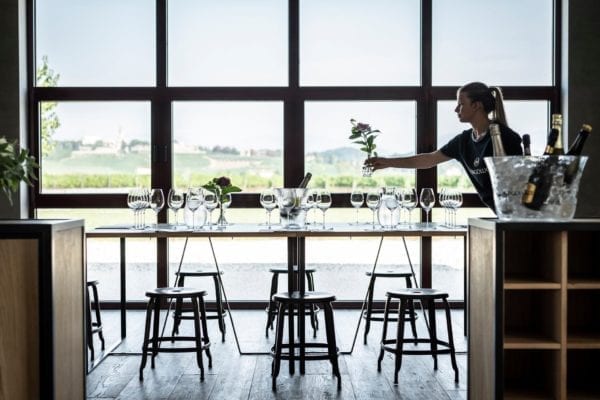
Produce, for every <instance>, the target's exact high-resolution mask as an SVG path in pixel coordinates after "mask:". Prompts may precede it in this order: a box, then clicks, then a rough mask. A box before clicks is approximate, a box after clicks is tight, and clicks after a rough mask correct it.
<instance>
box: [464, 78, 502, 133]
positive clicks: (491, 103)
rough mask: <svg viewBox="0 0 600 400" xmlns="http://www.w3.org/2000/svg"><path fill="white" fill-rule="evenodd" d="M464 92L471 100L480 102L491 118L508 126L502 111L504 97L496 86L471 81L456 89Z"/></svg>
mask: <svg viewBox="0 0 600 400" xmlns="http://www.w3.org/2000/svg"><path fill="white" fill-rule="evenodd" d="M458 92H459V93H464V94H465V95H466V96H467V97H468V98H469V99H470V100H471V101H472V102H477V101H479V102H481V104H482V105H483V109H484V110H485V112H486V113H488V114H490V113H492V117H491V119H492V120H493V121H495V122H499V123H501V124H503V125H506V126H508V122H507V121H506V113H505V112H504V97H503V96H502V90H500V88H499V87H498V86H492V87H488V86H487V85H486V84H485V83H481V82H471V83H467V84H466V85H464V86H462V87H461V88H460V89H458Z"/></svg>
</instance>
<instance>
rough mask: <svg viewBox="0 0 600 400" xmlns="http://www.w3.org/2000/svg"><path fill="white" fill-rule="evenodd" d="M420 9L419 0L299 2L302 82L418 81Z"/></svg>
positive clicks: (378, 83)
mask: <svg viewBox="0 0 600 400" xmlns="http://www.w3.org/2000/svg"><path fill="white" fill-rule="evenodd" d="M420 13H421V8H420V1H418V0H404V1H397V0H378V1H362V0H303V1H301V2H300V60H301V63H300V84H301V85H303V86H386V85H390V86H391V85H418V84H419V82H420V62H419V60H420V52H421V46H420V37H421V33H420V23H419V21H420ZM377 126H380V125H377Z"/></svg>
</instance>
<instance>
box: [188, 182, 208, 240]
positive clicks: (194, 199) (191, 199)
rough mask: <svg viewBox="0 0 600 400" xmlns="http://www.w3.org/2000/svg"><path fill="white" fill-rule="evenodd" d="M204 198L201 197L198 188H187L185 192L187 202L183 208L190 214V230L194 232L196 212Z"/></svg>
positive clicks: (200, 190) (200, 191)
mask: <svg viewBox="0 0 600 400" xmlns="http://www.w3.org/2000/svg"><path fill="white" fill-rule="evenodd" d="M203 200H204V196H203V195H202V189H200V188H189V189H188V192H187V201H186V203H185V206H186V207H187V208H188V210H190V211H191V212H192V230H193V231H195V230H196V211H197V210H198V209H199V208H200V206H201V205H202V202H203Z"/></svg>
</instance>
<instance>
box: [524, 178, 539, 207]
mask: <svg viewBox="0 0 600 400" xmlns="http://www.w3.org/2000/svg"><path fill="white" fill-rule="evenodd" d="M536 188H537V187H536V185H535V184H534V183H531V182H528V183H527V187H526V188H525V193H523V199H522V201H523V204H531V203H532V202H533V196H535V190H536Z"/></svg>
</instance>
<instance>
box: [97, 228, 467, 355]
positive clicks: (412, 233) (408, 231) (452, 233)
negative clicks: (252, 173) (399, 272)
mask: <svg viewBox="0 0 600 400" xmlns="http://www.w3.org/2000/svg"><path fill="white" fill-rule="evenodd" d="M178 228H181V227H178ZM444 236H446V237H462V238H463V250H464V251H465V257H464V267H465V268H464V277H465V287H466V277H467V274H466V271H467V268H466V258H467V257H466V247H467V243H466V242H467V240H466V237H467V229H466V227H464V226H459V227H456V228H449V227H444V226H441V225H437V224H433V223H430V224H428V225H427V224H422V223H419V224H412V225H411V226H406V225H401V226H398V227H397V228H395V229H387V228H386V229H384V228H381V227H378V226H375V228H374V229H373V228H372V227H371V226H370V225H362V226H356V225H350V224H348V223H330V224H328V227H327V229H322V228H321V227H320V226H319V225H316V226H311V227H307V228H304V229H285V228H282V227H281V226H278V225H272V227H271V229H268V228H267V227H266V226H264V225H258V224H241V223H235V224H229V225H227V226H225V227H219V228H217V227H215V226H213V227H212V229H209V228H208V227H203V228H202V229H199V230H190V229H186V230H182V229H173V227H172V226H170V225H168V224H164V225H163V224H159V226H158V229H144V230H136V229H131V228H128V227H125V226H105V227H98V228H96V229H94V230H91V231H88V232H86V237H87V238H118V239H119V240H120V269H119V270H120V306H119V309H120V313H121V321H120V326H121V340H122V339H124V338H125V337H126V336H127V320H126V299H127V296H126V276H125V267H126V257H125V249H126V246H125V241H126V239H127V238H185V239H186V242H185V243H186V244H187V240H188V239H190V238H207V239H208V240H209V243H210V247H211V250H212V255H213V259H214V262H215V266H216V268H217V271H219V264H218V261H217V256H216V254H215V252H214V247H213V245H212V239H213V238H244V237H257V238H263V239H264V238H282V237H283V238H287V239H288V291H289V292H290V293H292V292H294V291H298V292H300V294H303V293H304V290H305V288H304V279H302V278H303V277H304V272H305V259H304V245H305V239H306V238H313V237H316V238H318V237H348V238H352V237H374V238H380V242H379V247H378V250H377V256H376V258H375V262H374V265H373V270H375V267H376V266H377V260H378V258H379V252H380V250H381V245H382V243H383V239H384V238H385V237H400V238H402V240H403V244H404V249H405V251H406V255H407V257H408V262H409V264H410V268H411V271H413V266H412V262H411V259H410V254H409V252H408V248H407V247H406V242H405V241H404V238H406V237H444ZM185 248H186V246H185V245H184V249H183V252H185ZM181 260H182V261H183V255H182V257H181ZM295 265H297V268H298V273H297V274H295V273H294V272H293V268H294V266H295ZM180 267H181V263H180ZM217 276H218V277H219V279H221V278H220V277H221V275H220V274H218V275H217ZM413 277H414V271H413ZM415 283H416V284H417V282H416V281H415ZM221 286H222V287H223V285H221ZM417 286H418V284H417ZM223 295H224V300H225V304H226V306H227V309H228V314H229V319H230V322H231V325H232V330H233V333H234V337H235V341H236V344H237V347H238V351H239V353H240V354H242V355H248V354H264V353H249V352H244V351H242V349H241V348H240V344H239V340H238V337H237V333H236V331H235V325H234V323H233V317H232V315H231V309H230V307H229V301H228V300H227V295H226V293H225V292H224V293H223ZM466 295H467V293H466V291H465V304H466V301H467V299H466ZM365 299H366V297H365ZM364 304H365V302H363V308H364ZM299 313H300V316H299V318H302V317H303V315H302V314H303V313H304V309H303V307H300V310H299ZM359 318H362V311H361V315H360V317H359ZM465 319H466V312H465ZM359 326H360V319H359V324H358V326H357V328H356V333H358V329H359ZM465 329H466V325H465ZM355 341H356V334H355V336H354V342H355ZM354 342H353V343H352V349H353V348H354ZM112 348H114V347H112ZM352 349H351V350H350V351H349V352H345V353H347V354H349V353H351V352H352ZM100 361H101V360H100Z"/></svg>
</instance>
